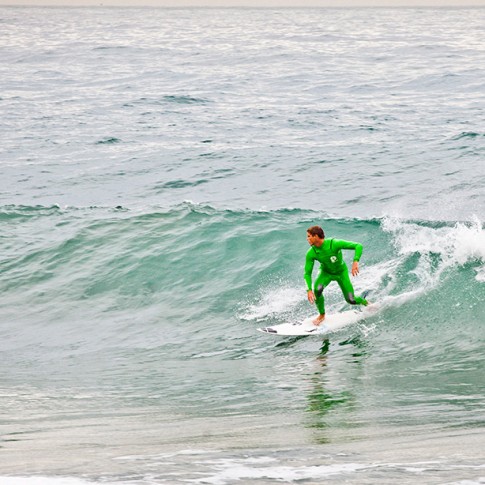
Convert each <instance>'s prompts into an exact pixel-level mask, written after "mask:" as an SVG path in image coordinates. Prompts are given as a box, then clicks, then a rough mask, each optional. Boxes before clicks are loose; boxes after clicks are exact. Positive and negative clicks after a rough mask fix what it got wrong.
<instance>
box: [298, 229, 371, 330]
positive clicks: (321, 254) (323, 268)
mask: <svg viewBox="0 0 485 485" xmlns="http://www.w3.org/2000/svg"><path fill="white" fill-rule="evenodd" d="M306 238H307V241H308V244H310V246H311V248H310V249H309V250H308V251H307V253H306V261H305V283H306V285H307V296H308V301H309V302H310V303H312V304H313V303H315V304H316V305H317V308H318V312H319V315H318V317H317V318H315V319H314V320H313V323H314V325H320V324H321V323H322V322H323V320H324V319H325V299H324V297H323V290H324V289H325V287H326V286H328V284H329V283H330V282H331V281H336V282H337V283H338V285H339V286H340V289H341V290H342V293H343V295H344V298H345V301H347V303H350V304H351V305H365V306H367V305H368V304H369V302H368V301H367V300H366V299H365V298H363V297H360V296H355V295H354V287H353V286H352V283H351V282H350V276H349V270H348V268H347V265H346V264H345V261H344V260H343V257H342V249H353V250H354V251H355V253H354V262H353V263H352V269H351V271H352V276H357V275H358V274H359V260H360V256H361V255H362V244H359V243H356V242H351V241H343V240H342V239H325V233H324V232H323V229H322V228H321V227H320V226H312V227H310V228H308V229H307V237H306ZM315 261H318V262H319V263H320V271H319V273H318V276H317V279H316V280H315V284H314V286H313V290H312V271H313V265H314V264H315Z"/></svg>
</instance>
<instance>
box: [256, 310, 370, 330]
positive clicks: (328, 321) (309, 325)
mask: <svg viewBox="0 0 485 485" xmlns="http://www.w3.org/2000/svg"><path fill="white" fill-rule="evenodd" d="M369 310H370V308H369V309H367V308H366V309H365V311H357V310H348V311H345V312H341V313H334V314H331V315H328V316H326V317H325V320H324V321H323V323H322V324H320V325H319V326H316V325H314V324H313V322H312V320H313V318H314V317H312V318H306V319H305V320H303V321H301V322H297V323H282V324H280V325H273V326H271V327H262V328H258V330H259V331H260V332H263V333H268V334H270V335H281V336H288V335H325V334H327V333H330V332H335V331H337V330H340V329H341V328H343V327H346V326H347V325H351V324H352V323H356V322H358V321H359V320H363V319H364V318H365V317H366V316H368V315H369V313H370V312H369ZM374 310H375V309H374Z"/></svg>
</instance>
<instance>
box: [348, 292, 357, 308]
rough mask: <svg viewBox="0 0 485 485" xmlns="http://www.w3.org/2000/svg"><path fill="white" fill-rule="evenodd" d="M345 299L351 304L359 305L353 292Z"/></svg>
mask: <svg viewBox="0 0 485 485" xmlns="http://www.w3.org/2000/svg"><path fill="white" fill-rule="evenodd" d="M345 300H346V301H347V303H350V304H351V305H357V302H356V301H355V298H354V295H353V294H352V293H349V294H348V295H347V296H346V298H345Z"/></svg>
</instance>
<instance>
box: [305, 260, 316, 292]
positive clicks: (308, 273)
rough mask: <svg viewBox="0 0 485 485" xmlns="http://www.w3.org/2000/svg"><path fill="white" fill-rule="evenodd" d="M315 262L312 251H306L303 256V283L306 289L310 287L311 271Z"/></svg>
mask: <svg viewBox="0 0 485 485" xmlns="http://www.w3.org/2000/svg"><path fill="white" fill-rule="evenodd" d="M314 264H315V258H314V257H313V256H312V251H311V250H310V251H308V252H307V253H306V258H305V283H306V288H307V290H311V289H312V271H313V265H314Z"/></svg>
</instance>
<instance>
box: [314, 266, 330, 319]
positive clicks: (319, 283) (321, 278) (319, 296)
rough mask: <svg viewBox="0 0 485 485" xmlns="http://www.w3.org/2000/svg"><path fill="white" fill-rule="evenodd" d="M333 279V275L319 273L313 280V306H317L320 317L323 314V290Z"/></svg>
mask: <svg viewBox="0 0 485 485" xmlns="http://www.w3.org/2000/svg"><path fill="white" fill-rule="evenodd" d="M333 279H334V277H333V275H329V274H328V273H324V272H323V271H320V272H319V273H318V276H317V279H316V280H315V284H314V286H313V293H315V305H317V308H318V312H319V313H320V315H324V314H325V298H324V296H323V290H324V289H325V287H326V286H327V285H328V284H329V283H330V282H331V281H333Z"/></svg>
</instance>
